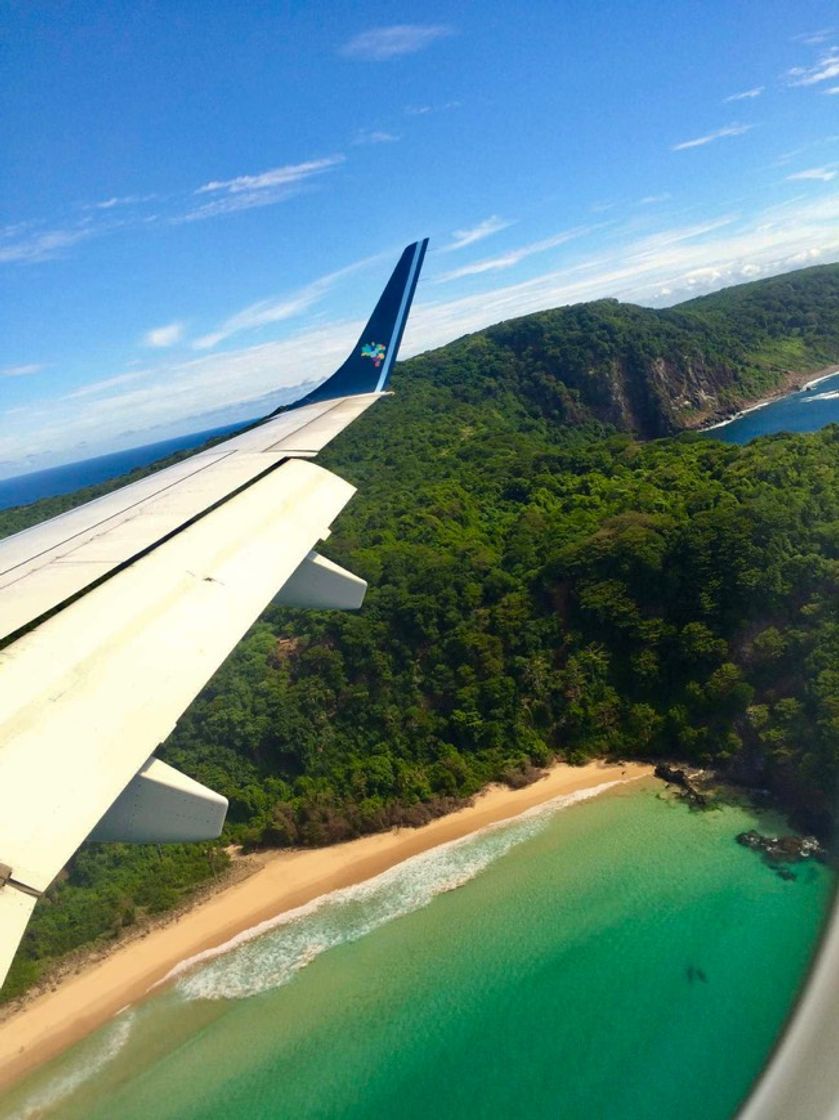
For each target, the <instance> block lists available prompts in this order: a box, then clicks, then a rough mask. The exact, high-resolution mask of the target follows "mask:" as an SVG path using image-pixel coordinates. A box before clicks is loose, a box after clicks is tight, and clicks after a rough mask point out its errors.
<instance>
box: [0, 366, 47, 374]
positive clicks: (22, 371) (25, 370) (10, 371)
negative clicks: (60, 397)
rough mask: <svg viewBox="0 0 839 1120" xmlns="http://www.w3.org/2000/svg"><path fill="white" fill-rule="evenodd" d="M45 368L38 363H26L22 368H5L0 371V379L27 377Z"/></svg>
mask: <svg viewBox="0 0 839 1120" xmlns="http://www.w3.org/2000/svg"><path fill="white" fill-rule="evenodd" d="M44 368H45V367H44V366H43V365H41V364H39V363H38V362H27V363H26V365H22V366H6V367H5V369H0V377H29V375H30V374H32V373H40V372H41V370H42V369H44Z"/></svg>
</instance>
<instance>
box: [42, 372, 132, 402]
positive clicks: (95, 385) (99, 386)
mask: <svg viewBox="0 0 839 1120" xmlns="http://www.w3.org/2000/svg"><path fill="white" fill-rule="evenodd" d="M148 375H149V371H148V370H139V371H135V372H133V373H120V374H117V375H116V376H115V377H104V378H102V380H101V381H91V382H90V384H88V385H83V386H82V387H81V388H80V389H74V390H73V392H72V393H66V394H65V395H64V396H63V397H61V398H60V399H61V400H62V401H76V400H80V399H82V398H85V397H98V396H101V395H102V394H107V393H108V391H109V390H110V389H116V388H117V386H120V385H130V384H131V382H132V381H139V380H140V379H141V378H142V377H147V376H148Z"/></svg>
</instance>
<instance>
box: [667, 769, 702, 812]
mask: <svg viewBox="0 0 839 1120" xmlns="http://www.w3.org/2000/svg"><path fill="white" fill-rule="evenodd" d="M654 773H655V776H656V777H657V778H661V780H662V781H664V782H669V783H670V785H673V786H678V787H679V788H680V789H681V790H682V791H683V792H682V796H683V797H684V799H685V800H686V801H689V802H690V804H691V805H695V806H696V807H697V808H701V809H704V808H705V806H706V805H707V804H708V798H707V797H706V796H705V794H704V793H700V791H699V790H698V789H697V788H696V786H695V784H694V782H693V780H692V779H691V777H690V776H689V775H688V773H687V772H686V771H685V770H680V769H679V768H678V767H677V766H668V764H667V763H666V762H659V764H658V766H656V768H655V771H654Z"/></svg>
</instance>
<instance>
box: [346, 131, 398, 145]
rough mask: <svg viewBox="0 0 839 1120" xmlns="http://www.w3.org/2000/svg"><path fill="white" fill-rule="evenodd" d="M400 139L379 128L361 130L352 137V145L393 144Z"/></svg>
mask: <svg viewBox="0 0 839 1120" xmlns="http://www.w3.org/2000/svg"><path fill="white" fill-rule="evenodd" d="M399 139H400V137H398V136H396V135H395V134H394V133H393V132H385V130H384V129H380V128H362V129H359V131H358V132H357V133H356V134H355V136H354V137H353V144H395V143H396V141H397V140H399Z"/></svg>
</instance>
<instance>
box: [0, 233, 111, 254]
mask: <svg viewBox="0 0 839 1120" xmlns="http://www.w3.org/2000/svg"><path fill="white" fill-rule="evenodd" d="M95 233H96V230H95V229H93V227H92V226H75V227H73V228H71V229H49V230H42V231H41V232H40V233H30V234H27V235H26V236H24V237H19V238H14V237H12V238H8V239H5V240H4V241H0V262H2V263H6V262H11V261H21V262H24V263H25V262H30V263H32V262H37V261H47V260H51V259H52V258H53V257H58V256H60V255H61V253H62V251H63V250H65V249H69V248H70V246H72V245H77V244H78V243H79V242H80V241H85V240H86V239H87V238H88V237H92V236H93V235H94V234H95Z"/></svg>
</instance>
